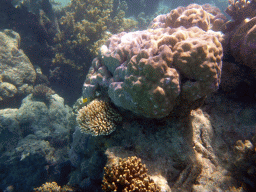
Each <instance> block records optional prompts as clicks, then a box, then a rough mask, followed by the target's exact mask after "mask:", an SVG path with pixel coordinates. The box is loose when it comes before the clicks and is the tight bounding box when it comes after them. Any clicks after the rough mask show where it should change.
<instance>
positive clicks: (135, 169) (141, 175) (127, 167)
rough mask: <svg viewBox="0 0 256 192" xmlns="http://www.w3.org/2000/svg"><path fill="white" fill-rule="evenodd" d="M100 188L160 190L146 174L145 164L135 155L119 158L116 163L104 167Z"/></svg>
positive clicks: (108, 191)
mask: <svg viewBox="0 0 256 192" xmlns="http://www.w3.org/2000/svg"><path fill="white" fill-rule="evenodd" d="M104 170H105V174H104V178H103V181H102V182H103V184H102V189H103V190H104V191H106V192H110V191H120V192H128V191H148V192H150V191H152V192H153V191H154V192H156V191H160V189H159V188H158V187H157V186H156V184H155V183H154V181H153V180H152V179H150V177H149V176H148V175H147V171H148V170H147V168H146V165H145V164H142V163H141V159H140V158H137V157H136V156H133V157H128V158H127V159H121V158H119V162H118V164H117V165H115V164H113V165H112V166H111V167H105V168H104Z"/></svg>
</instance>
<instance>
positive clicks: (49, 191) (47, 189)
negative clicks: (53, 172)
mask: <svg viewBox="0 0 256 192" xmlns="http://www.w3.org/2000/svg"><path fill="white" fill-rule="evenodd" d="M34 191H35V192H72V191H75V190H73V189H72V188H70V187H68V186H64V187H63V188H62V187H61V186H58V184H57V183H56V182H51V183H50V182H46V183H45V184H43V185H42V186H41V187H38V188H34Z"/></svg>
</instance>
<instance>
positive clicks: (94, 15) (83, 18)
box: [53, 0, 136, 67]
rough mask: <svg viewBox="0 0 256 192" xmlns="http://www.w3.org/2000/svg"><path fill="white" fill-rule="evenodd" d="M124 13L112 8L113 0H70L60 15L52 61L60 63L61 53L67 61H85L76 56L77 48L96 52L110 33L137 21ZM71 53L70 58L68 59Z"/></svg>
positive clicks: (127, 28) (69, 62) (80, 63)
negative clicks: (58, 30)
mask: <svg viewBox="0 0 256 192" xmlns="http://www.w3.org/2000/svg"><path fill="white" fill-rule="evenodd" d="M113 14H114V15H113ZM111 15H112V16H111ZM124 16H125V12H124V10H122V9H118V10H117V12H114V10H113V0H93V1H88V0H79V1H71V3H70V4H69V5H68V6H67V7H65V9H64V15H63V16H62V17H61V18H60V30H61V31H60V33H58V34H57V35H56V37H55V43H56V44H57V45H56V47H55V49H56V56H55V59H54V60H53V62H54V63H60V62H59V59H60V57H61V58H63V61H66V63H67V64H71V65H74V64H73V63H75V64H76V65H78V64H79V66H80V67H82V66H83V65H82V63H83V62H85V61H82V60H81V59H79V58H76V56H77V51H79V52H88V50H89V51H90V53H92V54H93V55H97V52H98V47H100V45H102V44H103V43H104V41H105V40H107V38H108V37H109V36H110V35H111V33H117V32H120V31H126V30H129V29H132V28H133V27H134V26H135V25H136V22H135V23H134V21H132V20H131V19H125V18H124ZM70 54H71V55H72V56H71V57H72V59H73V61H72V59H71V60H69V59H68V55H70ZM78 61H79V62H78Z"/></svg>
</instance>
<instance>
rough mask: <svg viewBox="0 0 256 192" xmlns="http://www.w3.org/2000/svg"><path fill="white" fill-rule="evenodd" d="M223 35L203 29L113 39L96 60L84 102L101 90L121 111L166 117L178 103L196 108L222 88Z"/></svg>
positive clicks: (165, 30)
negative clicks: (195, 104)
mask: <svg viewBox="0 0 256 192" xmlns="http://www.w3.org/2000/svg"><path fill="white" fill-rule="evenodd" d="M220 41H222V34H221V33H220V32H213V31H211V30H209V31H207V32H206V31H204V30H202V29H200V28H199V27H190V28H188V29H186V28H184V27H178V28H170V27H166V28H157V29H149V30H144V31H137V32H130V33H125V32H123V33H120V34H117V35H113V36H112V37H111V38H109V40H108V41H107V42H106V44H105V45H104V46H102V47H101V50H100V55H99V57H97V58H96V59H94V61H93V63H92V67H91V68H90V70H89V73H88V75H87V78H86V80H85V83H84V87H83V96H84V97H95V93H96V92H97V91H98V90H101V91H102V92H104V91H105V94H108V96H109V97H110V98H111V100H112V102H113V103H114V104H115V105H116V106H118V107H121V108H123V109H126V110H130V111H132V112H134V113H135V114H137V115H139V116H144V117H148V118H163V117H166V116H167V115H168V114H169V113H170V112H171V111H172V110H173V109H174V107H175V106H176V105H177V104H178V102H177V100H178V99H179V98H183V100H186V101H189V102H195V101H197V100H199V99H201V98H204V97H205V96H207V95H208V94H209V93H211V92H213V91H215V90H217V89H218V87H219V83H220V75H221V67H222V61H221V58H222V46H221V43H220Z"/></svg>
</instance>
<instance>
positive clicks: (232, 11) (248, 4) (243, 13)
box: [225, 0, 256, 22]
mask: <svg viewBox="0 0 256 192" xmlns="http://www.w3.org/2000/svg"><path fill="white" fill-rule="evenodd" d="M228 2H229V6H228V7H227V9H226V10H225V11H226V13H227V14H228V15H229V16H231V17H232V19H233V20H234V21H238V22H241V21H243V20H244V19H245V18H252V17H255V16H256V1H255V0H251V1H250V0H229V1H228Z"/></svg>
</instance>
